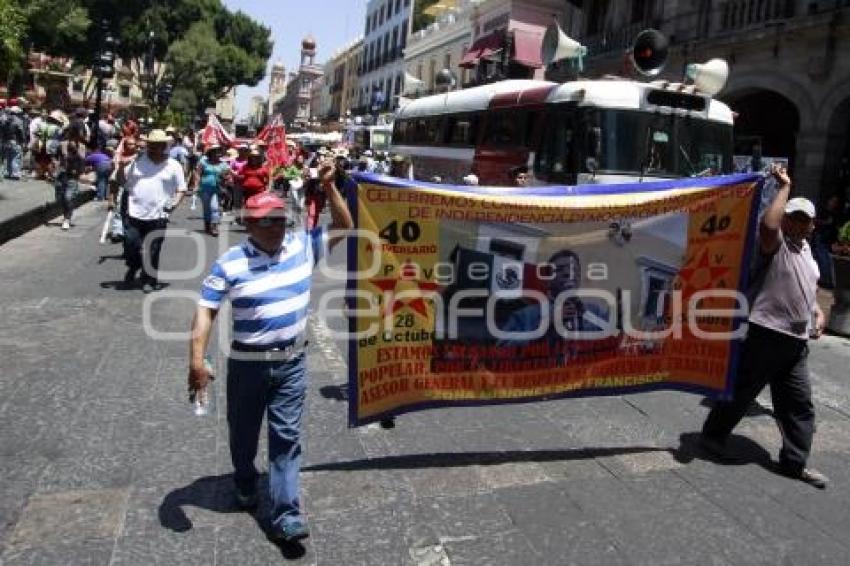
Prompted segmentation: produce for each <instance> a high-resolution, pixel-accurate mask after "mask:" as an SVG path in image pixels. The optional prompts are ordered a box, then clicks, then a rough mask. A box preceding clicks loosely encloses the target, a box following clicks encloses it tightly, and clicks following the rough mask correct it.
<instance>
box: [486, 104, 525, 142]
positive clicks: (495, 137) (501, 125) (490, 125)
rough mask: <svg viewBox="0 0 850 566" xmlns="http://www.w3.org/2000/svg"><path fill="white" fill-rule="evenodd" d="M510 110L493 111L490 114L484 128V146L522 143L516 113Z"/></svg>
mask: <svg viewBox="0 0 850 566" xmlns="http://www.w3.org/2000/svg"><path fill="white" fill-rule="evenodd" d="M511 114H512V113H510V112H492V113H490V114H488V116H487V121H486V125H485V127H484V128H485V129H484V140H483V141H482V145H484V146H509V147H517V146H519V145H520V141H521V140H519V139H517V138H518V137H519V134H520V133H521V132H518V131H517V130H518V128H517V120H516V115H515V114H514V115H511Z"/></svg>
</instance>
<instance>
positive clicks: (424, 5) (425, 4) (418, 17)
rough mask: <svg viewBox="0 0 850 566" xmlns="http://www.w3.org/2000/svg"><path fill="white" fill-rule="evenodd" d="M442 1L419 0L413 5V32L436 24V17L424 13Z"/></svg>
mask: <svg viewBox="0 0 850 566" xmlns="http://www.w3.org/2000/svg"><path fill="white" fill-rule="evenodd" d="M439 1H440V0H418V1H417V2H415V3H414V4H413V31H414V32H417V31H419V30H421V29H425V28H426V27H428V26H429V25H430V24H431V23H433V22H434V19H435V18H434V16H429V15H428V14H426V13H424V12H425V10H427V9H428V8H430V7H431V6H433V5H434V4H436V3H437V2H439Z"/></svg>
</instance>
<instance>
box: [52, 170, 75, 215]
mask: <svg viewBox="0 0 850 566" xmlns="http://www.w3.org/2000/svg"><path fill="white" fill-rule="evenodd" d="M53 189H54V193H55V195H56V202H58V203H59V204H60V205H62V215H63V216H64V217H65V220H71V217H72V216H73V215H74V199H76V198H77V191H78V190H79V182H78V181H77V179H75V178H73V177H69V175H68V174H67V173H65V172H61V173H59V174H58V175H56V182H55V183H54V185H53Z"/></svg>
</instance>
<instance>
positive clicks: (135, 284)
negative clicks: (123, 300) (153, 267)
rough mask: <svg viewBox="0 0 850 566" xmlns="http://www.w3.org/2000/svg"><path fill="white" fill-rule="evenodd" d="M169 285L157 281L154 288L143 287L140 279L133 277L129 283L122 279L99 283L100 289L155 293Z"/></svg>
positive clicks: (169, 284)
mask: <svg viewBox="0 0 850 566" xmlns="http://www.w3.org/2000/svg"><path fill="white" fill-rule="evenodd" d="M170 286H171V283H166V282H164V281H160V282H158V283H157V286H156V288H151V287H145V286H144V285H143V284H142V281H141V280H139V279H135V280H133V281H131V282H129V283H128V282H126V281H124V280H123V279H121V280H119V281H101V283H100V288H101V289H114V290H115V291H142V292H144V293H145V294H147V293H152V292H153V293H155V292H156V291H162V290H163V289H165V288H167V287H170Z"/></svg>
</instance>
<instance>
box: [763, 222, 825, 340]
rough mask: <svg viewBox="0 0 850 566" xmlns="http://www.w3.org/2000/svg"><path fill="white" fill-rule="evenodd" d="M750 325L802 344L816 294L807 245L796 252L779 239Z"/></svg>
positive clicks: (816, 273)
mask: <svg viewBox="0 0 850 566" xmlns="http://www.w3.org/2000/svg"><path fill="white" fill-rule="evenodd" d="M769 261H770V265H769V266H768V267H767V272H766V273H765V276H764V282H763V283H762V287H761V290H760V291H759V294H758V295H757V296H756V298H755V301H754V302H753V307H752V309H751V311H750V322H754V323H756V324H758V325H759V326H764V327H765V328H770V329H771V330H775V331H777V332H781V333H783V334H788V335H789V336H793V337H794V338H799V339H801V340H806V339H808V337H809V330H810V329H811V321H812V313H813V312H814V309H815V300H816V298H817V293H818V279H819V278H820V270H819V269H818V264H817V262H816V261H815V258H814V257H812V250H811V248H810V247H809V244H808V242H806V241H805V240H803V244H802V246H800V247H799V248H798V247H797V246H795V245H794V244H793V243H792V242H790V241H789V240H787V239H786V238H785V237H784V236H782V235H780V241H779V249H777V250H776V253H775V254H773V257H771V258H770V259H769Z"/></svg>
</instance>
